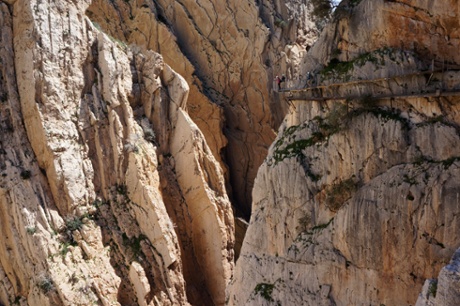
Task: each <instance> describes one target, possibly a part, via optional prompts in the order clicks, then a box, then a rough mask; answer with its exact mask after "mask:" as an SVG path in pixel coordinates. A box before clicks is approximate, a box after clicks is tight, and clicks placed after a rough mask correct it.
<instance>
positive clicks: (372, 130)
mask: <svg viewBox="0 0 460 306" xmlns="http://www.w3.org/2000/svg"><path fill="white" fill-rule="evenodd" d="M459 26H460V21H459V17H458V3H457V1H448V2H443V3H438V2H437V3H434V2H431V1H417V0H413V1H402V0H401V1H398V0H396V1H383V0H381V1H367V0H362V1H344V2H342V4H341V5H340V6H339V7H338V8H337V9H336V11H335V14H334V17H333V20H332V23H331V24H330V25H329V26H328V27H326V28H325V30H324V31H323V32H322V34H321V36H320V38H319V39H318V41H317V42H316V44H315V45H314V46H313V47H312V48H311V50H310V51H309V52H308V54H307V56H306V57H305V58H304V59H303V60H302V61H301V63H302V64H301V66H300V67H299V71H300V77H299V79H298V80H297V81H295V80H294V81H293V83H292V86H293V87H296V88H299V87H303V86H305V83H306V82H307V71H310V72H312V74H313V76H314V77H313V78H312V79H311V80H308V81H309V82H308V86H310V87H313V88H312V89H304V90H303V91H299V92H300V93H299V94H297V93H296V92H293V93H286V94H285V97H286V98H288V99H291V100H292V107H291V111H292V112H291V113H290V114H288V115H287V116H286V119H285V121H284V122H283V124H282V126H281V128H280V130H279V133H278V137H277V139H276V141H275V142H274V143H273V144H272V146H271V147H270V150H269V154H268V157H267V158H266V160H265V162H264V164H263V165H262V166H261V167H260V169H259V172H258V175H257V178H256V182H255V186H254V190H253V211H252V215H251V222H250V225H249V228H248V231H247V234H246V237H245V240H244V243H243V248H242V251H241V256H240V258H239V260H238V262H237V265H236V269H235V274H234V277H233V280H232V283H231V285H230V287H229V289H228V294H229V297H228V298H229V302H228V304H229V305H414V304H415V303H416V301H417V298H418V296H419V293H420V292H422V286H423V284H424V283H425V280H426V279H434V278H437V277H438V274H439V273H440V271H441V269H442V268H443V267H444V266H445V268H443V269H442V271H441V273H440V274H439V280H438V281H437V284H438V287H437V288H438V294H436V298H435V300H434V301H433V298H432V297H431V298H430V296H429V295H430V290H431V294H433V291H434V289H433V288H434V287H433V283H434V281H428V282H427V284H426V285H425V287H424V289H423V292H422V297H421V298H420V299H419V302H418V303H420V304H419V305H456V304H457V302H456V301H458V269H457V261H458V260H457V257H458V256H457V255H455V256H454V258H453V261H452V263H450V264H449V265H447V264H448V263H449V260H450V258H451V257H452V255H453V254H454V252H455V251H456V250H457V248H458V247H459V245H460V240H459V238H460V237H459V233H458V228H459V226H460V220H459V219H458V213H459V194H460V186H459V184H458V182H459V179H460V172H459V165H460V164H459V160H460V155H459V154H460V145H459V144H460V130H459V122H460V117H459V115H460V108H459V102H460V99H459V98H458V97H457V94H456V93H457V92H458V91H459V89H460V86H459V85H460V78H459V74H458V71H457V70H455V69H458V68H456V67H458V66H457V65H458V64H459V58H458V52H456V51H454V49H455V48H457V47H458V31H457V29H458V27H459ZM447 69H449V70H450V71H447ZM438 70H441V71H440V72H439V74H436V73H437V72H435V71H438ZM421 71H426V72H425V73H421ZM317 85H320V86H318V87H316V86H317ZM328 85H332V86H328ZM290 95H291V97H290ZM302 95H303V98H302ZM347 96H349V97H350V98H349V99H345V97H347ZM324 97H329V98H328V99H326V100H324V101H322V98H324ZM446 265H447V266H446Z"/></svg>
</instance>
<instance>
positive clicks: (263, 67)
mask: <svg viewBox="0 0 460 306" xmlns="http://www.w3.org/2000/svg"><path fill="white" fill-rule="evenodd" d="M309 11H310V10H309V6H307V5H306V4H305V3H299V1H276V3H272V2H271V1H265V0H263V1H258V2H257V3H254V2H253V1H240V0H238V1H225V2H222V1H215V0H206V1H201V2H200V3H197V2H196V1H189V0H184V1H165V0H162V1H155V2H151V1H123V0H115V1H103V0H95V1H93V2H92V4H91V6H90V7H89V9H88V12H87V14H88V16H89V17H90V18H91V19H92V20H93V21H95V22H97V23H98V24H99V25H100V26H101V27H102V28H103V29H105V30H106V31H108V32H109V33H110V34H111V35H113V36H114V37H117V38H119V39H121V40H123V41H127V42H129V43H133V44H137V45H139V46H140V47H141V48H144V47H147V48H149V49H151V50H154V51H156V52H159V53H161V54H162V55H163V57H164V60H165V62H166V63H167V64H168V65H170V66H171V67H172V68H173V69H174V70H175V71H177V72H178V73H179V74H181V75H183V76H184V78H185V80H186V81H187V83H188V84H190V94H189V99H188V104H187V110H188V112H189V114H190V117H191V118H192V119H193V120H194V122H196V124H197V126H198V127H199V128H200V130H202V131H203V134H204V136H205V138H206V140H207V142H208V144H209V147H210V148H211V150H212V152H213V154H214V156H215V157H216V159H217V160H218V161H219V162H221V165H222V166H223V168H224V169H228V172H229V173H228V174H227V181H228V183H227V187H229V189H230V191H231V193H232V197H233V198H234V205H235V207H236V209H237V210H238V213H239V214H240V215H242V216H244V217H246V218H247V219H249V215H250V211H251V191H252V186H253V181H254V178H255V176H256V173H257V169H258V167H259V165H260V164H261V163H262V161H263V159H264V158H265V156H266V153H267V149H268V146H269V145H270V144H271V142H272V141H273V139H274V137H275V133H274V128H277V127H278V126H279V124H280V122H281V121H282V119H283V117H284V114H285V112H286V111H287V109H286V107H285V104H284V103H283V102H282V101H276V100H274V96H273V93H272V92H271V86H272V80H273V77H274V76H275V74H281V73H288V76H291V73H290V71H291V70H293V69H294V68H293V67H295V66H296V65H295V63H296V61H298V59H299V58H300V55H302V54H303V53H302V52H304V51H305V46H306V45H308V44H312V42H313V40H314V38H315V37H316V32H315V31H314V25H313V24H312V23H311V22H309V21H308V20H309V19H308V16H309V15H308V14H309ZM112 20H120V21H121V22H120V23H118V24H114V23H113V22H112ZM286 45H287V46H286ZM285 46H286V47H285ZM302 50H303V51H302ZM293 75H294V74H292V76H293Z"/></svg>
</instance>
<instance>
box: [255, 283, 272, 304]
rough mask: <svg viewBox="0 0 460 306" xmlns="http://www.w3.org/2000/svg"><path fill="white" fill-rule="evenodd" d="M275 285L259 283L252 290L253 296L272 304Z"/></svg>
mask: <svg viewBox="0 0 460 306" xmlns="http://www.w3.org/2000/svg"><path fill="white" fill-rule="evenodd" d="M274 288H275V285H273V284H267V283H260V284H257V285H256V287H255V288H254V294H255V295H260V296H262V297H263V298H264V299H265V300H267V301H269V302H273V301H274V300H273V298H272V293H273V289H274Z"/></svg>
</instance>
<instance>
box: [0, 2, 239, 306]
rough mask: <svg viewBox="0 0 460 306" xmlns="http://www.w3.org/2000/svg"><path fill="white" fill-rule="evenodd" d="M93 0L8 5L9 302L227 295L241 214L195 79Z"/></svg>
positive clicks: (3, 289) (5, 230)
mask: <svg viewBox="0 0 460 306" xmlns="http://www.w3.org/2000/svg"><path fill="white" fill-rule="evenodd" d="M89 5H90V1H78V2H74V1H59V2H50V3H48V2H46V3H45V2H43V1H39V0H37V1H35V0H32V1H22V0H18V1H11V2H8V3H3V2H2V3H1V4H0V8H1V13H0V23H1V27H2V32H1V46H2V48H1V51H0V57H1V63H2V64H1V77H2V82H1V87H0V90H1V103H0V124H1V130H2V133H0V145H1V147H0V148H1V151H0V166H1V177H0V204H1V205H0V227H1V229H2V236H1V237H0V304H4V305H10V304H20V305H89V304H93V303H96V304H102V305H120V304H121V305H188V304H189V302H190V303H193V304H196V305H212V304H215V305H222V304H223V303H224V301H225V287H226V285H227V283H228V281H229V279H230V277H231V275H232V270H233V245H234V222H233V214H232V209H231V205H230V201H229V198H228V196H227V191H226V188H225V179H224V172H223V171H222V167H221V164H220V163H219V161H218V160H216V158H215V157H214V155H213V151H212V150H211V149H210V147H209V146H208V144H207V141H206V138H205V136H204V135H203V134H202V132H201V131H200V130H199V128H198V127H197V126H196V124H195V123H194V122H193V121H192V120H191V119H190V117H189V115H188V114H187V112H186V111H185V110H186V109H187V103H188V97H189V93H190V90H189V85H188V84H187V82H186V80H185V79H184V78H183V77H181V76H180V75H179V74H178V73H176V72H175V71H174V70H173V69H171V68H170V67H169V66H168V65H167V64H165V63H164V60H163V57H162V56H161V55H159V54H158V53H155V52H153V51H150V50H147V49H142V48H135V47H127V46H126V45H125V44H123V43H121V42H120V41H117V40H116V39H114V38H113V37H110V36H108V35H106V34H105V33H103V32H102V31H101V30H100V29H98V28H97V27H96V26H95V25H94V24H93V23H92V22H91V21H90V19H88V17H86V15H85V13H86V10H87V8H88V7H89ZM13 63H14V65H13ZM216 136H218V135H216ZM216 139H218V137H217V138H216ZM218 142H219V141H216V143H218ZM216 143H214V147H217V146H218V145H217V144H216ZM219 145H222V143H221V144H219Z"/></svg>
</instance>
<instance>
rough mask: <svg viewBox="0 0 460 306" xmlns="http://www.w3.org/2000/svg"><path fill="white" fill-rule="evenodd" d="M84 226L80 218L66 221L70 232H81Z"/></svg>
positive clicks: (71, 218)
mask: <svg viewBox="0 0 460 306" xmlns="http://www.w3.org/2000/svg"><path fill="white" fill-rule="evenodd" d="M82 226H83V221H82V220H81V219H80V218H78V217H69V218H67V219H66V221H65V227H66V229H67V230H68V231H70V232H73V231H75V230H79V229H81V228H82Z"/></svg>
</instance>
